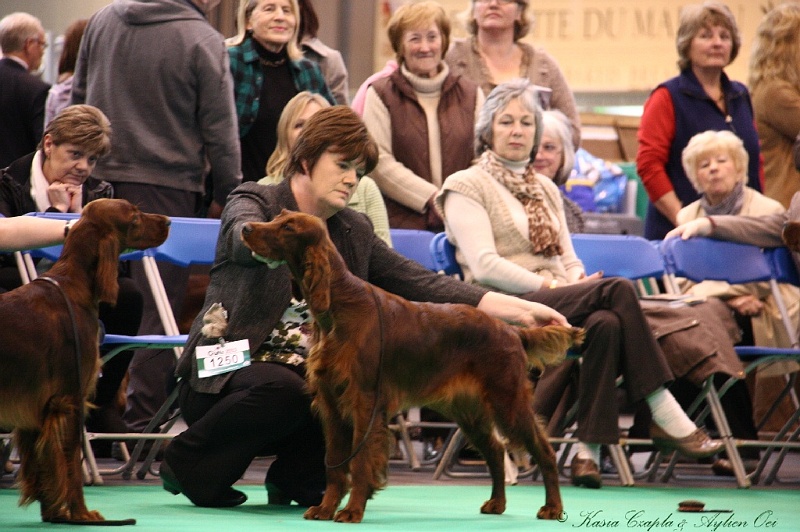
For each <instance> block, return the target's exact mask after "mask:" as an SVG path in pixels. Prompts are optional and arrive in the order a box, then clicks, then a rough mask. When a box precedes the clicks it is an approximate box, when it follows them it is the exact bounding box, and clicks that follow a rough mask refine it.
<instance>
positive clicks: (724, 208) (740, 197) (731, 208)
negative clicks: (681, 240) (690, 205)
mask: <svg viewBox="0 0 800 532" xmlns="http://www.w3.org/2000/svg"><path fill="white" fill-rule="evenodd" d="M743 204H744V184H743V183H742V182H741V181H739V182H738V183H736V186H735V187H733V190H732V191H731V193H730V194H728V195H727V196H726V197H725V199H724V200H722V201H720V202H719V203H717V204H716V205H709V203H708V198H706V195H705V194H703V195H702V196H701V197H700V206H701V207H702V208H703V210H704V211H705V212H706V216H716V215H719V214H739V213H740V212H741V211H742V205H743Z"/></svg>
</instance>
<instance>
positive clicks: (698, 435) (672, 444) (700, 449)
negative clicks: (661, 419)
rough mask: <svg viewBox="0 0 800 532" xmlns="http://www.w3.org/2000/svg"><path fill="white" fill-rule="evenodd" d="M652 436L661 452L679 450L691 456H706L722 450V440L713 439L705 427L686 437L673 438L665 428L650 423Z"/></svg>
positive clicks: (654, 443)
mask: <svg viewBox="0 0 800 532" xmlns="http://www.w3.org/2000/svg"><path fill="white" fill-rule="evenodd" d="M650 437H651V438H652V439H653V445H655V446H656V447H657V448H658V449H659V450H660V451H661V452H665V453H669V452H672V451H678V452H679V453H681V454H682V455H684V456H688V457H689V458H705V457H706V456H711V455H712V454H716V453H718V452H719V451H720V450H722V447H723V445H722V442H721V441H719V440H712V439H711V438H710V437H709V435H708V434H707V433H706V431H705V430H703V429H697V430H695V431H694V432H692V433H691V434H689V435H688V436H686V437H685V438H673V437H672V436H670V435H669V434H667V433H666V432H665V431H664V429H662V428H661V427H659V426H658V425H656V424H655V423H652V424H650Z"/></svg>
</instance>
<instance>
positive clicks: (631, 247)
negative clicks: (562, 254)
mask: <svg viewBox="0 0 800 532" xmlns="http://www.w3.org/2000/svg"><path fill="white" fill-rule="evenodd" d="M572 246H573V247H574V248H575V254H576V255H577V256H578V258H579V259H580V260H581V262H583V266H584V269H585V270H586V273H587V274H590V273H594V272H598V271H602V272H603V276H604V277H624V278H626V279H630V280H631V281H635V282H636V285H637V288H638V290H639V294H640V295H642V296H645V295H652V294H657V293H659V292H661V288H660V287H659V286H658V284H657V283H656V282H655V280H656V279H661V280H662V282H663V283H664V287H665V289H666V290H667V292H674V291H675V290H674V287H673V285H672V282H671V280H670V279H669V277H668V276H667V274H666V270H665V269H664V260H663V258H662V257H661V252H660V251H659V250H658V244H657V243H654V242H651V241H649V240H647V239H645V238H643V237H640V236H636V235H602V234H585V233H578V234H574V235H572Z"/></svg>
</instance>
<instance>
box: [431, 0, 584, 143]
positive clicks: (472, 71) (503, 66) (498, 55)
mask: <svg viewBox="0 0 800 532" xmlns="http://www.w3.org/2000/svg"><path fill="white" fill-rule="evenodd" d="M528 7H529V2H528V0H496V1H492V0H470V6H469V10H468V14H467V28H468V29H469V32H470V36H469V37H466V38H461V39H454V40H453V44H452V45H451V46H450V49H449V50H448V51H447V55H446V56H445V58H444V60H445V61H446V62H447V64H448V65H450V68H451V69H452V71H453V72H454V73H457V74H463V75H465V76H467V77H468V78H470V79H472V80H474V81H475V82H476V83H477V84H478V85H479V86H480V87H481V90H483V92H484V94H489V93H490V92H491V91H492V89H494V88H495V87H496V86H497V85H498V84H500V83H503V82H506V81H510V80H512V79H514V78H518V77H521V78H527V79H529V80H531V81H532V82H533V83H535V84H536V86H537V88H538V89H539V98H540V102H541V104H542V107H544V108H545V109H558V110H560V111H561V112H562V113H564V114H565V115H566V116H567V118H569V121H570V128H571V134H572V143H573V144H574V145H575V146H578V145H579V144H580V141H581V132H580V127H581V122H580V118H579V116H578V109H577V105H576V104H575V96H574V94H573V93H572V89H570V87H569V84H568V83H567V80H566V78H565V77H564V74H563V72H561V68H560V67H559V66H558V62H557V61H556V60H555V58H554V57H553V56H551V55H550V54H548V53H547V52H546V51H545V50H544V49H542V48H538V47H534V46H531V45H530V44H528V43H526V42H523V41H522V38H523V37H525V36H526V35H527V34H528V32H529V31H530V28H531V26H532V25H533V16H532V15H531V14H530V13H529V12H528Z"/></svg>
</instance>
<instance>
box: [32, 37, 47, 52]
mask: <svg viewBox="0 0 800 532" xmlns="http://www.w3.org/2000/svg"><path fill="white" fill-rule="evenodd" d="M31 40H32V41H33V42H35V43H39V46H41V47H42V50H45V49H47V47H48V46H50V45H49V44H47V41H45V40H44V39H40V38H38V37H37V38H35V39H34V38H31Z"/></svg>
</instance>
